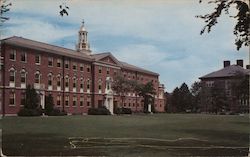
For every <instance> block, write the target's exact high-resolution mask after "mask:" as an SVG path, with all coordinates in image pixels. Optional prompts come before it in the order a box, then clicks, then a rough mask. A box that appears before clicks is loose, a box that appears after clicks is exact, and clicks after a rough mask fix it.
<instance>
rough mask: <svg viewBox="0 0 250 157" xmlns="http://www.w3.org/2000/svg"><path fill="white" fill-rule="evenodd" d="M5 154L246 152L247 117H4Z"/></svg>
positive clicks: (78, 154)
mask: <svg viewBox="0 0 250 157" xmlns="http://www.w3.org/2000/svg"><path fill="white" fill-rule="evenodd" d="M1 125H2V128H3V131H2V134H3V135H2V149H3V153H4V154H5V155H8V156H17V155H21V156H33V155H43V156H53V155H54V156H61V155H70V156H74V155H77V156H157V157H158V156H246V155H247V154H248V147H249V117H248V116H236V115H235V116H225V115H220V116H219V115H202V114H197V115H195V114H154V115H131V116H64V117H5V118H3V119H2V120H1Z"/></svg>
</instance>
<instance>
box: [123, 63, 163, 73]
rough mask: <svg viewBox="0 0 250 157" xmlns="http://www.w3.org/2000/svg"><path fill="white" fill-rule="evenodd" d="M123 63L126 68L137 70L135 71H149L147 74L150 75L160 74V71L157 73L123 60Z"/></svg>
mask: <svg viewBox="0 0 250 157" xmlns="http://www.w3.org/2000/svg"><path fill="white" fill-rule="evenodd" d="M120 62H121V61H120ZM121 64H122V67H123V68H124V69H128V70H135V71H138V72H142V73H147V74H150V75H157V76H158V75H159V74H158V73H155V72H152V71H149V70H145V69H143V68H140V67H137V66H134V65H131V64H128V63H126V62H121Z"/></svg>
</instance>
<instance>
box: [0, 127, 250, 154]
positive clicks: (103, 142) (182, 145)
mask: <svg viewBox="0 0 250 157" xmlns="http://www.w3.org/2000/svg"><path fill="white" fill-rule="evenodd" d="M203 134H204V132H203ZM72 143H73V145H72ZM2 146H3V153H4V154H5V155H7V156H38V155H39V156H244V155H246V153H247V152H248V150H247V149H245V148H233V149H232V148H215V147H211V148H210V146H212V144H211V143H210V142H208V141H201V140H197V139H177V140H161V139H149V138H148V139H147V138H81V137H80V138H71V139H67V138H66V137H62V136H59V135H57V134H32V133H31V134H4V135H3V143H2Z"/></svg>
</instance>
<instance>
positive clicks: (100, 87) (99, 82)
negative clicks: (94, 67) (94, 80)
mask: <svg viewBox="0 0 250 157" xmlns="http://www.w3.org/2000/svg"><path fill="white" fill-rule="evenodd" d="M98 89H99V90H102V79H99V80H98Z"/></svg>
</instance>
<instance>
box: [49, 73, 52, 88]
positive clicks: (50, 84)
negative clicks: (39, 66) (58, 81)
mask: <svg viewBox="0 0 250 157" xmlns="http://www.w3.org/2000/svg"><path fill="white" fill-rule="evenodd" d="M48 85H49V86H52V76H51V75H49V78H48Z"/></svg>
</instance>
